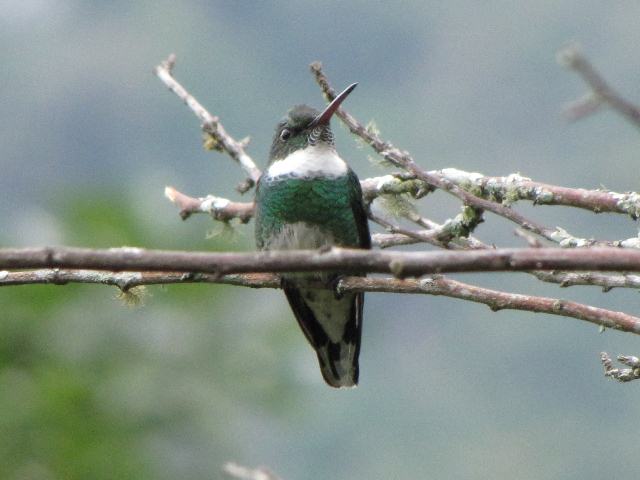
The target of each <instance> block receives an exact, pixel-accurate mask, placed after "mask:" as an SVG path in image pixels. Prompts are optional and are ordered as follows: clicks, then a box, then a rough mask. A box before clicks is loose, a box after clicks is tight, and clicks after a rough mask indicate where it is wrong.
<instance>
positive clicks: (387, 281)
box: [0, 269, 640, 334]
mask: <svg viewBox="0 0 640 480" xmlns="http://www.w3.org/2000/svg"><path fill="white" fill-rule="evenodd" d="M67 283H94V284H103V285H114V286H116V287H118V288H119V289H120V290H122V291H123V292H127V291H128V290H130V289H132V288H134V287H139V286H142V285H166V284H174V283H217V284H226V285H236V286H243V287H251V288H280V287H281V283H280V278H279V277H278V276H277V275H275V274H270V273H251V274H233V275H212V274H206V273H183V272H109V271H93V270H59V269H47V270H34V271H20V272H4V273H2V274H0V286H3V285H28V284H55V285H64V284H67ZM310 286H311V287H313V286H314V285H310ZM315 287H316V288H326V287H325V285H323V284H318V285H316V286H315ZM337 289H338V291H339V292H341V293H347V292H378V293H381V292H385V293H404V294H426V295H442V296H446V297H451V298H457V299H460V300H466V301H471V302H476V303H481V304H484V305H487V306H488V307H489V308H491V309H492V310H494V311H497V310H504V309H510V310H523V311H528V312H536V313H546V314H550V315H559V316H564V317H571V318H576V319H578V320H583V321H587V322H590V323H594V324H596V325H600V326H602V327H606V328H612V329H616V330H621V331H626V332H632V333H637V334H640V318H638V317H634V316H632V315H628V314H626V313H622V312H615V311H611V310H606V309H603V308H597V307H592V306H589V305H583V304H580V303H576V302H571V301H568V300H561V299H557V298H546V297H536V296H533V295H521V294H517V293H507V292H502V291H499V290H492V289H488V288H482V287H478V286H475V285H470V284H467V283H463V282H459V281H456V280H452V279H450V278H446V277H443V276H435V277H431V278H425V279H422V280H417V279H404V280H401V279H395V278H371V277H369V278H364V277H344V278H342V279H341V280H340V281H339V282H338V285H337Z"/></svg>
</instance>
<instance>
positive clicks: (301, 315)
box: [284, 283, 364, 388]
mask: <svg viewBox="0 0 640 480" xmlns="http://www.w3.org/2000/svg"><path fill="white" fill-rule="evenodd" d="M284 292H285V294H286V295H287V299H288V300H289V305H291V309H292V310H293V313H294V314H295V316H296V319H297V320H298V324H299V325H300V327H301V328H302V331H303V332H304V334H305V336H306V337H307V340H308V341H309V343H310V344H311V346H312V347H313V348H314V349H315V351H316V353H317V355H318V361H319V362H320V371H321V372H322V376H323V378H324V379H325V381H326V382H327V383H328V384H329V385H330V386H332V387H335V388H343V387H355V386H356V385H357V384H358V370H359V369H358V355H359V354H360V337H361V334H362V307H363V304H364V294H363V293H352V294H346V295H344V296H342V297H340V298H336V297H335V295H334V292H332V291H330V290H307V289H298V288H296V287H295V286H294V285H292V284H286V283H285V284H284Z"/></svg>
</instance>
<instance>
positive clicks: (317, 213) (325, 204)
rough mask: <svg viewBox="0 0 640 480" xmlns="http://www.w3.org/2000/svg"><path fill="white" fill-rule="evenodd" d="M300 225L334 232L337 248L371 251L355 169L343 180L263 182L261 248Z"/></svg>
mask: <svg viewBox="0 0 640 480" xmlns="http://www.w3.org/2000/svg"><path fill="white" fill-rule="evenodd" d="M300 222H302V223H305V224H308V225H310V226H317V227H318V229H319V230H320V231H324V232H328V233H330V234H331V236H333V238H334V239H335V243H336V245H342V246H350V247H364V248H368V245H369V243H370V240H369V231H368V226H367V224H366V223H367V219H366V216H365V215H364V207H363V205H362V193H361V190H360V183H359V181H358V179H357V177H356V176H355V174H354V173H353V172H352V171H351V170H349V171H348V173H347V175H343V176H340V177H315V178H300V177H292V176H280V177H275V178H272V177H268V176H266V177H265V178H263V179H261V180H260V183H259V185H258V190H257V193H256V243H257V245H258V248H260V249H262V248H267V247H268V245H269V243H270V240H271V239H272V238H273V237H274V236H277V235H278V234H279V233H280V232H282V231H283V228H285V226H287V225H291V224H298V223H300ZM363 223H364V226H363V225H362V224H363Z"/></svg>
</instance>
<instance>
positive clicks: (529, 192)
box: [429, 168, 640, 220]
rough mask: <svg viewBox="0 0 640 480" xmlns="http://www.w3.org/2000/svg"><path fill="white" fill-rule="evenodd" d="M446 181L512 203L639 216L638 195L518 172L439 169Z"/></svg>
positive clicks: (639, 198) (483, 195)
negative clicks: (563, 183)
mask: <svg viewBox="0 0 640 480" xmlns="http://www.w3.org/2000/svg"><path fill="white" fill-rule="evenodd" d="M429 173H437V174H439V175H442V177H443V178H446V179H447V180H448V181H450V182H452V183H454V184H456V185H458V186H459V187H461V188H463V189H465V190H467V191H470V192H472V193H474V194H475V195H478V196H480V197H483V198H487V199H490V200H495V201H497V202H501V203H503V204H505V205H511V204H512V203H514V202H516V201H518V200H528V201H531V202H533V204H534V205H562V206H566V207H575V208H581V209H584V210H589V211H592V212H594V213H603V212H612V213H622V214H626V215H629V216H631V218H633V219H634V220H636V219H637V218H638V217H639V216H640V194H638V193H637V192H626V193H618V192H611V191H606V190H587V189H584V188H568V187H562V186H559V185H551V184H548V183H542V182H536V181H533V180H531V179H530V178H527V177H523V176H521V175H519V174H511V175H507V176H506V177H490V176H485V175H483V174H481V173H477V172H466V171H464V170H458V169H457V168H446V169H443V170H438V171H437V172H429Z"/></svg>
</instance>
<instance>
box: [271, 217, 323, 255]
mask: <svg viewBox="0 0 640 480" xmlns="http://www.w3.org/2000/svg"><path fill="white" fill-rule="evenodd" d="M334 244H335V237H334V235H333V234H332V233H331V232H330V231H328V230H326V229H323V228H322V227H321V226H320V225H314V224H311V223H307V222H296V223H286V224H284V225H283V226H282V228H281V229H280V230H279V231H278V232H277V233H275V234H274V235H273V236H272V237H271V239H269V242H268V249H269V250H316V249H319V248H323V247H328V246H331V245H334Z"/></svg>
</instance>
